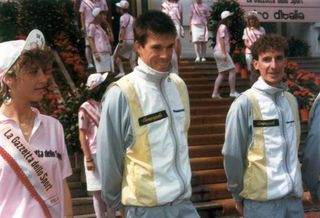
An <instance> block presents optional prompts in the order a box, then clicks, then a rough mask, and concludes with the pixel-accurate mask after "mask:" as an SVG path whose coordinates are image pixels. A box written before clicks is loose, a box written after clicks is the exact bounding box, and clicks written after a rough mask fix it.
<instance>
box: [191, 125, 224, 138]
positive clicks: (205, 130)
mask: <svg viewBox="0 0 320 218" xmlns="http://www.w3.org/2000/svg"><path fill="white" fill-rule="evenodd" d="M224 131H225V124H224V123H212V124H205V125H191V126H190V128H189V135H203V134H214V133H224Z"/></svg>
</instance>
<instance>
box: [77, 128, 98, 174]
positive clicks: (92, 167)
mask: <svg viewBox="0 0 320 218" xmlns="http://www.w3.org/2000/svg"><path fill="white" fill-rule="evenodd" d="M86 135H87V130H86V129H79V141H80V145H81V149H82V151H83V155H84V156H85V161H86V164H87V169H88V170H95V165H94V162H93V161H92V158H91V152H90V148H89V145H88V140H87V139H86Z"/></svg>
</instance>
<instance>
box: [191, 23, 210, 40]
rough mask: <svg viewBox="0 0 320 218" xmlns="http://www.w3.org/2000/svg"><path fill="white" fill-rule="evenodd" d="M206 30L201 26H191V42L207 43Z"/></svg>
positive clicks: (205, 27)
mask: <svg viewBox="0 0 320 218" xmlns="http://www.w3.org/2000/svg"><path fill="white" fill-rule="evenodd" d="M208 38H209V36H208V28H207V26H206V25H202V24H199V25H198V24H192V42H207V41H208Z"/></svg>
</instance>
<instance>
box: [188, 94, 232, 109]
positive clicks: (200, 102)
mask: <svg viewBox="0 0 320 218" xmlns="http://www.w3.org/2000/svg"><path fill="white" fill-rule="evenodd" d="M232 101H233V99H232V98H223V99H217V100H214V99H212V98H211V96H208V97H207V98H193V99H190V106H191V107H193V106H197V107H198V106H209V105H211V106H222V105H224V106H226V107H227V108H229V107H230V105H231V103H232Z"/></svg>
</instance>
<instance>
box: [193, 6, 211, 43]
mask: <svg viewBox="0 0 320 218" xmlns="http://www.w3.org/2000/svg"><path fill="white" fill-rule="evenodd" d="M209 16H210V13H209V8H208V6H207V5H206V4H204V3H201V4H198V3H194V4H192V5H191V6H190V24H191V29H192V42H207V41H208V38H209V35H208V28H207V20H208V18H209Z"/></svg>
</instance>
